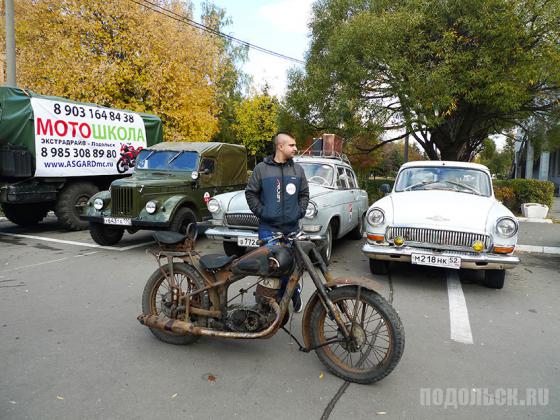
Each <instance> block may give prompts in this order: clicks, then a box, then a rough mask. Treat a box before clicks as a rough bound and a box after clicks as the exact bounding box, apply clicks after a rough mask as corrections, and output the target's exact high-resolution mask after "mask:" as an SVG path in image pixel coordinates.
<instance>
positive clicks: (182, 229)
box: [169, 207, 196, 235]
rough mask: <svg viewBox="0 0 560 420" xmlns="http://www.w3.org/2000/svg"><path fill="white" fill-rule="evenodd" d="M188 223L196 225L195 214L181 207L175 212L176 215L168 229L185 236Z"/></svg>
mask: <svg viewBox="0 0 560 420" xmlns="http://www.w3.org/2000/svg"><path fill="white" fill-rule="evenodd" d="M190 223H196V214H194V211H192V210H191V209H189V208H188V207H183V208H180V209H179V210H177V213H175V216H173V220H172V221H171V224H170V225H169V229H170V230H172V231H174V232H179V233H181V234H183V235H185V234H186V233H187V226H188V225H189V224H190Z"/></svg>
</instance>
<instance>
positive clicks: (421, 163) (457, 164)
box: [401, 160, 490, 172]
mask: <svg viewBox="0 0 560 420" xmlns="http://www.w3.org/2000/svg"><path fill="white" fill-rule="evenodd" d="M428 166H429V167H443V166H450V167H454V168H471V169H478V170H480V171H484V172H490V171H489V170H488V168H487V167H486V166H484V165H481V164H479V163H472V162H459V161H454V160H417V161H413V162H407V163H404V164H403V165H402V166H401V169H405V168H417V167H428Z"/></svg>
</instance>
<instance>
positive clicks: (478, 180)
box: [395, 166, 491, 197]
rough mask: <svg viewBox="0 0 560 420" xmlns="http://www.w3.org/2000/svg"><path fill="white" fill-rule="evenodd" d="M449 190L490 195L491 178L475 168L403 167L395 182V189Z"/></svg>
mask: <svg viewBox="0 0 560 420" xmlns="http://www.w3.org/2000/svg"><path fill="white" fill-rule="evenodd" d="M415 190H448V191H458V192H462V193H467V194H476V195H483V196H485V197H488V196H490V194H491V188H490V178H489V177H488V174H486V173H485V172H483V171H481V170H478V169H473V168H456V167H455V168H454V167H445V166H443V167H442V166H438V167H429V166H422V167H416V168H406V169H403V170H402V171H401V172H400V174H399V176H398V178H397V182H396V183H395V191H396V192H401V191H415Z"/></svg>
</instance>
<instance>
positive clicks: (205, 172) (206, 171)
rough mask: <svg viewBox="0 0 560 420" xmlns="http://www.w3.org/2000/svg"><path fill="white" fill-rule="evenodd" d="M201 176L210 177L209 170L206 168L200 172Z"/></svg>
mask: <svg viewBox="0 0 560 420" xmlns="http://www.w3.org/2000/svg"><path fill="white" fill-rule="evenodd" d="M200 173H201V174H202V175H210V169H209V168H206V169H204V170H203V171H202V172H200Z"/></svg>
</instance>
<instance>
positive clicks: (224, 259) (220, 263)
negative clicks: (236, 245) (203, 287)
mask: <svg viewBox="0 0 560 420" xmlns="http://www.w3.org/2000/svg"><path fill="white" fill-rule="evenodd" d="M236 258H237V257H236V256H235V255H232V256H231V257H228V256H227V255H220V254H208V255H203V256H202V257H200V260H199V261H200V265H201V266H202V268H204V269H205V270H206V271H213V270H219V269H220V268H222V267H224V266H226V265H228V264H229V263H230V262H232V261H233V260H234V259H236Z"/></svg>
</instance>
